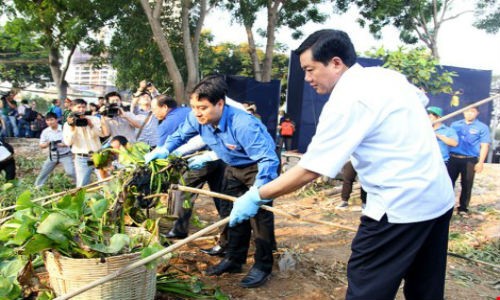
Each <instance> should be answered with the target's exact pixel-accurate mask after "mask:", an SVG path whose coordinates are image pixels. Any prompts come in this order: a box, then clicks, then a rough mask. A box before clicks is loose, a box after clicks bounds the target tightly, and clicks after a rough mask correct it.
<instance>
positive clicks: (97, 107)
mask: <svg viewBox="0 0 500 300" xmlns="http://www.w3.org/2000/svg"><path fill="white" fill-rule="evenodd" d="M89 106H92V107H95V108H96V109H99V105H97V104H95V103H89Z"/></svg>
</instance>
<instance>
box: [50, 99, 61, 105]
mask: <svg viewBox="0 0 500 300" xmlns="http://www.w3.org/2000/svg"><path fill="white" fill-rule="evenodd" d="M57 100H59V99H52V101H51V102H52V104H56V103H57Z"/></svg>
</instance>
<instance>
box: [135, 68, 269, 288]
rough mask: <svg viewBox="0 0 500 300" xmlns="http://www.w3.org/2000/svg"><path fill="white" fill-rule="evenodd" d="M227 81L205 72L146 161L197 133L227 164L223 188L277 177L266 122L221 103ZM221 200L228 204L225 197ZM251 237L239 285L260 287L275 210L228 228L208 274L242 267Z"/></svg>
mask: <svg viewBox="0 0 500 300" xmlns="http://www.w3.org/2000/svg"><path fill="white" fill-rule="evenodd" d="M226 93H227V84H226V82H225V80H224V78H223V77H222V76H217V75H214V76H209V77H207V78H205V79H204V80H203V81H201V82H200V83H199V84H198V85H197V86H196V87H195V88H194V89H193V93H192V94H191V98H190V104H191V108H192V112H191V113H190V114H189V115H188V117H187V119H186V121H185V122H184V123H183V124H182V125H181V127H180V128H179V129H178V130H177V131H176V132H175V133H173V134H172V135H170V136H169V137H168V138H167V140H166V141H165V144H164V145H163V146H162V147H158V148H157V149H155V150H154V151H153V152H151V153H149V154H147V155H146V157H145V159H146V161H150V160H152V159H156V158H164V157H167V156H168V154H169V153H171V152H172V151H173V150H175V149H177V148H178V147H179V146H181V145H182V144H184V143H186V142H187V141H188V140H189V139H190V138H192V137H194V136H196V135H198V134H199V135H200V136H201V138H202V139H203V142H205V144H207V146H208V147H209V148H210V149H211V150H212V151H214V152H215V154H216V155H217V156H218V157H219V158H220V159H221V160H222V161H224V162H225V163H226V164H227V167H226V170H225V173H224V181H223V184H222V185H223V187H222V192H223V193H225V194H229V195H233V196H240V195H242V194H244V193H245V192H246V191H248V190H249V189H250V188H253V189H255V188H258V187H260V186H262V185H263V184H265V183H267V182H270V181H271V180H273V179H274V178H276V177H277V175H278V174H277V170H278V166H279V159H278V156H277V154H276V152H275V148H276V146H275V143H274V141H273V139H272V137H271V136H270V134H269V133H268V132H267V129H266V127H265V126H264V125H263V124H262V122H261V121H259V120H258V119H257V118H255V117H253V116H251V115H249V114H248V113H246V112H244V111H242V110H240V109H236V108H234V107H231V106H228V105H226V103H225V97H226ZM225 205H231V204H230V203H226V204H225ZM252 231H253V234H254V237H255V248H256V250H255V255H254V258H255V264H254V265H253V267H252V268H251V269H250V271H249V272H248V274H247V275H246V276H245V277H244V278H243V280H242V281H241V283H240V285H241V286H243V287H247V288H252V287H258V286H260V285H262V284H264V283H265V282H266V281H267V279H268V278H269V277H270V274H271V270H272V266H273V255H272V248H273V242H274V216H273V214H272V213H271V212H269V211H266V210H262V209H260V210H259V211H258V212H257V213H256V215H255V216H254V217H253V218H252V219H251V220H248V221H245V222H241V223H240V224H238V225H237V226H234V227H232V228H230V229H229V234H228V236H229V241H228V246H227V252H226V255H225V257H224V259H223V260H222V261H221V262H220V263H219V264H218V265H215V266H213V267H210V268H208V269H207V271H206V274H207V275H221V274H223V273H238V272H241V266H242V264H244V263H245V262H246V257H247V253H248V248H249V243H250V237H251V234H252Z"/></svg>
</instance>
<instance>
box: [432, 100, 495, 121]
mask: <svg viewBox="0 0 500 300" xmlns="http://www.w3.org/2000/svg"><path fill="white" fill-rule="evenodd" d="M498 97H500V94H495V95H493V96H491V97H488V98H486V99H483V100H479V101H477V102H475V103H472V104H471V105H468V106H466V107H463V108H461V109H459V110H457V111H454V112H452V113H451V114H447V115H446V116H444V117H441V118H439V119H437V120H436V121H434V122H432V124H436V123H440V122H443V121H446V120H448V119H450V118H453V117H454V116H456V115H459V114H461V113H463V112H464V111H466V110H468V109H469V108H473V107H477V106H480V105H483V104H485V103H488V102H490V101H492V100H494V99H495V98H498Z"/></svg>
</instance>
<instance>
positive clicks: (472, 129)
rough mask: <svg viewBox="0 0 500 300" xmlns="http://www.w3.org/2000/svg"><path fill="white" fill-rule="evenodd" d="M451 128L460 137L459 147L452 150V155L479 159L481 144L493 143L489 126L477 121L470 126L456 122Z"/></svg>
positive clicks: (462, 121)
mask: <svg viewBox="0 0 500 300" xmlns="http://www.w3.org/2000/svg"><path fill="white" fill-rule="evenodd" d="M451 128H453V129H454V130H455V131H456V132H457V135H458V146H457V147H452V148H451V149H450V152H451V153H452V154H458V155H464V156H473V157H479V149H480V144H484V143H490V142H491V139H490V134H489V128H488V126H486V124H484V123H482V122H481V121H479V120H477V119H476V120H474V121H473V122H472V123H470V124H467V123H466V122H465V120H460V121H455V122H453V123H452V124H451Z"/></svg>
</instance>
